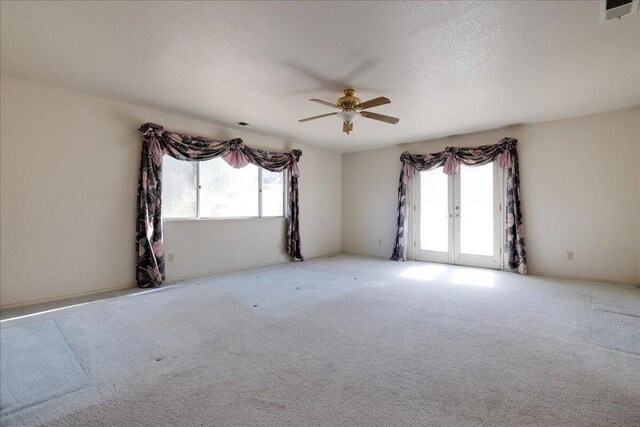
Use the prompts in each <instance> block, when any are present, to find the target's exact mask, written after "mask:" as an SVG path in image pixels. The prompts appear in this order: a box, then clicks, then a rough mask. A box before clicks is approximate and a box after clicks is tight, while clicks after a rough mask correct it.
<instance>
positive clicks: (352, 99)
mask: <svg viewBox="0 0 640 427" xmlns="http://www.w3.org/2000/svg"><path fill="white" fill-rule="evenodd" d="M355 95H356V91H355V89H345V90H344V96H342V97H340V98H338V100H337V101H336V103H335V104H332V103H331V102H327V101H323V100H321V99H310V100H309V101H313V102H317V103H319V104H322V105H328V106H329V107H333V108H337V109H339V110H342V111H340V112H339V113H327V114H321V115H319V116H313V117H307V118H306V119H300V120H298V121H299V122H308V121H309V120H315V119H320V118H322V117H329V116H337V117H338V118H339V119H340V120H342V131H343V132H344V133H346V134H347V135H348V134H349V132H351V131H352V130H353V122H354V121H355V120H356V119H359V118H360V117H365V118H367V119H373V120H379V121H381V122H385V123H390V124H392V125H395V124H396V123H398V122H399V121H400V119H398V118H396V117H391V116H385V115H384V114H377V113H372V112H370V111H363V110H367V109H369V108H371V107H377V106H379V105H384V104H389V103H390V102H391V101H389V99H388V98H385V97H384V96H380V97H378V98H374V99H370V100H369V101H365V102H360V98H358V97H356V96H355Z"/></svg>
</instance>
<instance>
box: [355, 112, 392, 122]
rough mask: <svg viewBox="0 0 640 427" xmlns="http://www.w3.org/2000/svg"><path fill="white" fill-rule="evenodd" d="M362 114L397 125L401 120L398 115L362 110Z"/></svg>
mask: <svg viewBox="0 0 640 427" xmlns="http://www.w3.org/2000/svg"><path fill="white" fill-rule="evenodd" d="M360 115H361V116H362V117H366V118H367V119H373V120H380V121H381V122H385V123H390V124H392V125H395V124H396V123H398V122H399V121H400V119H399V118H397V117H391V116H385V115H384V114H377V113H372V112H371V111H362V112H361V113H360Z"/></svg>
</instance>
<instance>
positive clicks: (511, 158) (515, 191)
mask: <svg viewBox="0 0 640 427" xmlns="http://www.w3.org/2000/svg"><path fill="white" fill-rule="evenodd" d="M517 144H518V140H517V139H515V138H503V139H502V140H501V141H500V143H499V144H495V145H482V146H479V147H463V148H460V147H447V148H446V149H445V150H444V151H441V152H439V153H432V154H411V153H409V152H408V151H405V152H404V153H402V155H401V156H400V161H401V162H402V169H401V170H400V181H399V183H398V216H397V224H396V240H395V243H394V245H393V254H392V255H391V259H392V260H394V261H406V259H407V253H406V249H407V248H406V246H407V223H408V218H407V186H408V184H409V182H410V180H411V179H412V178H413V175H414V173H415V171H419V172H420V171H429V170H432V169H436V168H439V167H443V172H444V173H445V174H447V175H454V174H456V173H458V169H459V165H460V163H462V164H464V165H468V166H473V165H477V166H480V165H485V164H487V163H490V162H493V161H495V160H496V159H498V158H499V162H500V163H499V165H500V167H501V168H503V169H506V170H507V187H506V206H505V242H504V261H505V264H506V265H507V266H508V268H509V269H510V270H512V271H516V272H518V273H520V274H527V259H526V258H527V257H526V251H525V247H524V227H523V222H522V221H523V219H522V211H521V207H520V172H519V166H518V150H517V148H516V147H517Z"/></svg>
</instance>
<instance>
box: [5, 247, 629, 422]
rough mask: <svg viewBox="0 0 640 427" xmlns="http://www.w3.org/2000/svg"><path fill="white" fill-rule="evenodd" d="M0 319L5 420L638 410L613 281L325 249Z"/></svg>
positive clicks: (564, 414) (588, 417)
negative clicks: (329, 253)
mask: <svg viewBox="0 0 640 427" xmlns="http://www.w3.org/2000/svg"><path fill="white" fill-rule="evenodd" d="M22 312H25V310H22ZM19 313H20V311H19V310H14V311H5V312H4V313H3V317H4V318H7V317H11V316H12V315H14V314H19ZM43 322H44V323H43ZM1 325H2V329H1V330H0V335H1V337H2V346H1V348H0V360H1V361H2V364H1V367H2V372H1V374H2V375H1V377H0V383H1V385H2V388H1V391H2V393H1V396H0V397H1V399H0V400H1V402H0V404H1V405H2V409H1V410H0V416H1V424H2V425H5V426H18V425H25V426H27V425H28V426H32V425H56V426H80V425H111V426H136V425H149V426H159V425H217V426H224V425H277V426H283V425H292V426H306V425H325V426H336V425H371V426H373V425H379V426H391V425H393V426H399V425H470V426H471V425H509V426H514V425H640V354H639V353H640V290H639V289H637V288H633V287H628V286H614V285H604V284H595V283H587V282H577V281H567V280H554V279H549V278H540V277H522V276H518V275H516V274H513V273H507V272H497V271H490V270H481V269H471V268H461V267H451V266H443V265H437V264H427V263H417V262H404V263H398V262H392V261H385V260H378V259H370V258H361V257H352V256H340V257H335V258H323V259H311V260H308V261H305V262H304V263H299V262H298V263H289V264H283V265H278V266H271V267H264V268H256V269H250V270H244V271H240V272H235V273H230V274H224V275H218V276H211V277H208V278H201V279H198V280H190V281H187V282H184V283H182V284H176V285H173V286H167V287H164V288H159V289H158V290H153V291H149V292H134V293H129V294H125V295H121V296H118V297H113V298H108V299H103V300H98V301H95V302H91V303H86V304H81V305H77V306H75V307H71V308H67V309H62V310H57V311H52V312H49V313H44V314H41V315H35V316H28V317H23V318H19V319H15V320H5V321H3V322H2V324H1ZM47 331H49V332H47ZM43 334H44V335H43Z"/></svg>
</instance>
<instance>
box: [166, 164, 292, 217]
mask: <svg viewBox="0 0 640 427" xmlns="http://www.w3.org/2000/svg"><path fill="white" fill-rule="evenodd" d="M162 168H163V172H162V173H163V179H162V186H163V187H162V216H163V218H165V219H167V218H180V219H198V218H257V217H282V216H284V203H285V192H284V172H270V171H267V170H265V169H262V168H259V167H257V166H255V165H251V164H249V165H247V166H245V167H244V168H241V169H234V168H232V167H231V166H229V165H228V164H227V163H226V162H225V161H224V160H223V159H222V158H220V157H218V158H216V159H213V160H206V161H202V162H187V161H183V160H176V159H174V158H173V157H170V156H165V157H164V159H163V167H162Z"/></svg>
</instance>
